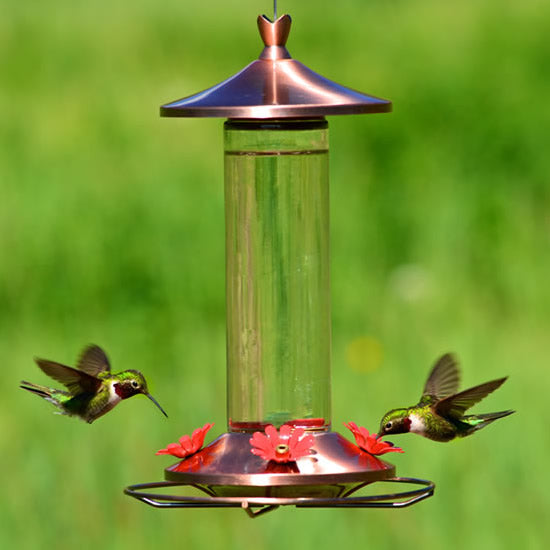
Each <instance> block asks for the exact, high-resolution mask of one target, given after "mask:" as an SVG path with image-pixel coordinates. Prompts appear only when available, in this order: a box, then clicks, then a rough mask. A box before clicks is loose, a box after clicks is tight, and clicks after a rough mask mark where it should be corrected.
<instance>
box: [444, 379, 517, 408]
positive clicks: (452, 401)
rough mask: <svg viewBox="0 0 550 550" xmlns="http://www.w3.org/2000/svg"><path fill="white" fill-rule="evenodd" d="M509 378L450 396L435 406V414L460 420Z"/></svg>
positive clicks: (486, 383) (492, 381)
mask: <svg viewBox="0 0 550 550" xmlns="http://www.w3.org/2000/svg"><path fill="white" fill-rule="evenodd" d="M507 378H508V377H507V376H505V377H504V378H498V379H497V380H491V381H490V382H485V383H484V384H480V385H479V386H474V387H473V388H470V389H468V390H464V391H461V392H460V393H457V394H455V395H450V396H449V397H446V398H445V399H442V400H441V401H439V402H437V403H436V404H435V406H434V409H435V412H436V413H437V414H439V415H440V416H451V417H454V418H460V417H461V416H463V415H464V413H465V412H466V411H467V410H468V409H469V408H470V407H473V406H474V405H475V404H476V403H479V402H480V401H481V400H482V399H483V398H484V397H487V395H489V394H490V393H491V392H493V391H495V390H496V389H497V388H498V387H500V386H501V385H502V384H504V382H505V381H506V379H507Z"/></svg>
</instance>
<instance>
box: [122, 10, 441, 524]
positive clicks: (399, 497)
mask: <svg viewBox="0 0 550 550" xmlns="http://www.w3.org/2000/svg"><path fill="white" fill-rule="evenodd" d="M274 19H275V20H274V21H273V22H272V21H271V20H269V19H268V18H267V17H266V16H264V15H262V16H259V17H258V27H259V31H260V35H261V38H262V40H263V42H264V45H265V47H264V48H263V50H262V52H261V54H260V57H259V59H257V60H256V61H254V62H252V63H250V64H249V65H248V66H246V67H245V68H244V69H242V70H241V71H240V72H239V73H237V74H236V75H234V76H232V77H230V78H228V79H227V80H225V81H223V82H221V83H220V84H217V85H215V86H213V87H212V88H209V89H207V90H205V91H203V92H200V93H197V94H195V95H192V96H189V97H186V98H184V99H181V100H178V101H174V102H172V103H168V104H166V105H163V106H162V107H161V110H160V111H161V116H165V117H224V118H226V119H227V120H226V122H225V124H224V144H225V151H224V154H225V178H224V179H225V227H226V301H227V313H226V315H227V418H228V431H227V433H224V434H222V435H221V436H219V437H218V438H217V439H215V440H214V441H213V442H212V443H211V444H209V445H207V446H206V447H204V448H203V449H202V450H199V451H197V452H194V454H193V455H192V456H191V457H189V458H184V459H183V460H181V461H180V462H178V463H176V464H174V465H172V466H170V467H168V468H166V470H165V479H166V481H163V482H155V483H144V484H138V485H133V486H130V487H128V488H126V490H125V493H126V494H128V495H130V496H132V497H134V498H137V499H139V500H141V501H143V502H145V503H147V504H150V505H152V506H155V507H159V508H189V507H201V508H204V507H222V508H225V507H242V508H243V509H244V510H245V511H246V512H247V513H248V514H249V515H250V516H255V515H258V514H261V513H263V512H266V511H269V510H272V509H274V508H276V507H278V506H281V505H294V506H297V507H310V508H312V507H317V508H318V507H347V508H362V507H364V508H390V507H392V508H399V507H404V506H409V505H411V504H413V503H415V502H418V501H420V500H422V499H424V498H427V497H429V496H431V495H432V494H433V490H434V484H433V483H432V482H430V481H425V480H420V479H413V478H400V477H395V467H394V466H393V465H392V464H390V463H388V462H385V461H383V460H380V459H378V458H377V457H375V456H373V455H371V454H368V453H366V452H364V451H363V450H361V449H360V448H359V447H358V446H356V445H354V444H352V443H351V442H350V441H349V440H347V439H346V438H344V437H343V436H342V435H340V434H339V433H337V432H334V431H332V430H331V384H330V354H331V319H330V286H329V279H330V278H329V263H330V261H329V260H330V258H329V181H328V155H329V145H328V123H327V121H326V119H325V116H327V115H344V114H360V113H384V112H389V111H391V109H392V104H391V102H390V101H388V100H386V99H380V98H377V97H373V96H370V95H365V94H362V93H359V92H357V91H354V90H351V89H349V88H346V87H344V86H341V85H339V84H337V83H335V82H332V81H331V80H328V79H326V78H324V77H322V76H320V75H319V74H317V73H315V72H313V71H312V70H310V69H309V68H308V67H306V66H305V65H303V64H302V63H300V62H298V61H296V60H294V59H292V58H291V56H290V54H289V52H288V51H287V49H286V47H285V44H286V41H287V38H288V35H289V32H290V26H291V18H290V16H289V15H283V16H281V17H279V18H277V17H276V16H275V17H274ZM205 428H206V427H205ZM275 428H280V429H281V437H282V436H283V432H285V434H286V435H287V436H288V435H289V434H290V433H291V432H294V433H295V434H300V436H301V437H302V438H301V439H299V438H298V436H296V437H295V438H294V443H295V444H296V445H297V446H295V448H298V447H299V446H300V445H302V447H304V444H305V443H304V442H305V441H306V439H307V442H308V446H309V448H308V449H306V452H305V455H301V456H298V455H297V456H298V458H296V459H295V460H294V459H292V456H291V455H290V454H289V453H291V452H292V449H291V447H292V438H293V436H292V435H290V439H288V437H287V439H284V438H282V439H281V440H280V441H279V445H277V446H276V447H274V449H275V451H274V452H275V453H281V454H280V455H274V456H275V458H277V457H278V456H282V457H284V456H286V455H285V453H287V454H288V456H289V457H290V458H289V459H288V460H286V461H285V460H280V461H279V460H266V459H265V457H264V458H262V456H259V455H261V454H262V451H261V449H260V450H258V449H256V451H254V450H253V452H251V443H252V445H254V444H258V445H260V446H261V445H262V444H266V442H267V443H269V441H271V442H273V441H275V439H274V438H276V437H277V432H276V430H275ZM264 430H265V434H267V435H264V434H263V433H261V434H259V433H258V432H264ZM270 430H271V431H270ZM255 432H256V433H255ZM204 433H205V432H204V431H203V432H202V438H204ZM253 434H254V435H253ZM302 434H303V436H302ZM271 436H273V437H272V439H271V440H270V439H269V437H271ZM251 438H252V439H251ZM262 438H263V439H262ZM200 441H201V443H202V439H201V440H200ZM286 443H288V444H286ZM375 482H392V483H406V484H412V485H414V486H415V487H414V488H412V489H410V488H409V489H408V490H405V491H403V490H402V491H401V492H392V493H391V494H374V495H372V494H371V495H367V496H363V495H361V496H358V495H359V493H360V492H361V493H362V491H359V490H360V489H363V488H364V487H367V486H369V487H370V486H371V485H372V484H374V483H375ZM168 488H169V489H170V490H169V491H165V489H168ZM174 488H177V489H176V490H178V491H186V489H189V488H194V489H199V490H200V493H199V495H200V496H189V495H182V494H174ZM151 491H153V492H151ZM186 492H189V490H187V491H186Z"/></svg>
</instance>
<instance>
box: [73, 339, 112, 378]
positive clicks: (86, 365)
mask: <svg viewBox="0 0 550 550" xmlns="http://www.w3.org/2000/svg"><path fill="white" fill-rule="evenodd" d="M76 368H77V369H79V370H81V371H83V372H85V373H87V374H91V375H92V376H97V375H98V374H99V373H101V372H110V371H111V364H110V363H109V359H108V358H107V355H106V354H105V352H104V351H103V350H102V349H101V348H100V347H99V346H96V345H94V344H92V345H90V346H88V347H86V348H84V351H83V352H82V354H81V355H80V359H79V360H78V364H77V366H76Z"/></svg>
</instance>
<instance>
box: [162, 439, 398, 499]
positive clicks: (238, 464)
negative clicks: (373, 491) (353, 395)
mask: <svg viewBox="0 0 550 550" xmlns="http://www.w3.org/2000/svg"><path fill="white" fill-rule="evenodd" d="M313 435H314V438H315V443H314V445H313V447H312V454H311V455H310V456H308V457H304V458H301V459H298V460H297V461H296V462H291V463H288V464H277V463H274V462H271V461H269V462H268V461H266V460H263V459H262V458H260V457H258V456H256V455H253V454H252V453H251V452H250V448H251V447H250V434H246V433H225V434H222V435H221V436H220V437H218V438H217V439H216V440H215V441H213V442H212V443H211V444H210V445H208V446H207V447H205V448H204V449H202V450H201V451H199V452H198V453H196V454H195V455H193V456H192V457H189V458H187V459H184V460H182V461H180V462H178V463H177V464H174V465H172V466H170V467H168V468H166V470H165V479H166V480H168V481H176V482H180V483H187V484H192V485H196V486H200V487H201V488H202V489H203V490H205V491H206V492H208V493H209V494H211V495H213V496H250V497H254V496H258V497H260V496H270V497H292V498H295V497H300V496H309V497H337V496H339V495H341V494H342V493H344V492H349V491H350V490H351V489H352V488H353V487H356V486H358V485H360V484H363V483H365V482H369V483H370V482H373V481H378V480H382V479H387V478H391V477H393V476H394V475H395V467H394V466H393V465H392V464H389V463H387V462H385V461H383V460H380V459H378V458H377V457H375V456H372V455H369V454H368V453H366V452H364V451H362V450H361V449H359V447H357V446H356V445H354V444H352V443H351V442H350V441H348V440H347V439H345V438H344V437H343V436H341V435H340V434H338V433H336V432H321V433H314V434H313Z"/></svg>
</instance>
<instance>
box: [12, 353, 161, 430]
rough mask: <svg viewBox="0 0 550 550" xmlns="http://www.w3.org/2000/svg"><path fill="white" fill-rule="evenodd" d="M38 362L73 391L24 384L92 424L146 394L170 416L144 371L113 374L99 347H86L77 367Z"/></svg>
mask: <svg viewBox="0 0 550 550" xmlns="http://www.w3.org/2000/svg"><path fill="white" fill-rule="evenodd" d="M35 361H36V363H37V364H38V366H39V367H40V368H41V369H42V370H43V371H44V372H45V373H46V374H47V375H48V376H50V377H51V378H53V379H54V380H57V381H58V382H61V384H63V385H64V386H66V387H67V389H68V390H69V391H65V390H58V389H54V388H47V387H44V386H39V385H38V384H33V383H31V382H25V381H22V382H21V385H20V387H21V388H23V389H24V390H28V391H30V392H32V393H35V394H36V395H39V396H40V397H43V398H44V399H45V400H46V401H49V402H50V403H53V404H54V405H55V406H56V407H58V408H59V409H60V410H61V413H60V414H66V415H69V416H78V417H79V418H81V419H82V420H85V421H86V422H88V423H89V424H91V423H92V422H93V421H94V420H96V419H97V418H99V417H100V416H103V415H104V414H105V413H107V412H109V411H110V410H111V409H112V408H113V407H114V406H115V405H117V404H118V403H119V402H120V401H121V400H123V399H128V397H132V396H133V395H136V394H138V393H142V394H144V395H146V396H147V397H148V398H149V399H150V400H151V401H152V402H153V403H154V404H155V405H156V406H157V407H158V408H159V409H160V410H161V412H162V414H164V416H166V417H168V415H167V414H166V413H165V412H164V410H163V408H162V407H161V406H160V405H159V404H158V403H157V401H156V399H155V398H154V397H153V396H152V395H151V394H150V393H149V392H148V390H147V382H146V381H145V378H144V376H143V374H141V372H139V371H137V370H125V371H123V372H119V373H118V374H112V373H111V365H110V363H109V359H108V358H107V355H106V354H105V352H104V351H103V350H102V349H101V348H100V347H99V346H94V345H91V346H88V347H86V348H85V349H84V351H83V352H82V355H81V356H80V359H79V360H78V365H77V368H72V367H67V366H65V365H61V364H60V363H55V362H54V361H47V360H45V359H35Z"/></svg>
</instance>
